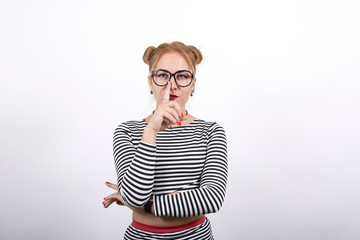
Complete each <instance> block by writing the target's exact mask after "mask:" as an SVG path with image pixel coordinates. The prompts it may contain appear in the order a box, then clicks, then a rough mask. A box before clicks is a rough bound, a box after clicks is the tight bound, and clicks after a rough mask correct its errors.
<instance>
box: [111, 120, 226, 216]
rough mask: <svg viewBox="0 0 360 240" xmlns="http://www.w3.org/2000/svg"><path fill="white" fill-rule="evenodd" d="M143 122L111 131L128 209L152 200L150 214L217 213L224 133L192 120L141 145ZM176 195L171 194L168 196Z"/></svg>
mask: <svg viewBox="0 0 360 240" xmlns="http://www.w3.org/2000/svg"><path fill="white" fill-rule="evenodd" d="M146 125H147V123H146V122H144V121H128V122H125V123H122V124H121V125H119V126H118V127H117V128H116V129H115V133H114V145H113V146H114V158H115V167H116V172H117V176H118V182H117V183H118V187H119V192H120V194H121V196H122V198H123V199H124V200H125V201H126V202H127V203H128V204H129V205H130V206H132V207H135V208H138V207H141V206H143V205H144V204H145V203H146V202H147V201H148V200H149V199H151V198H153V201H154V209H155V216H173V217H190V216H197V215H202V214H207V213H214V212H217V211H218V210H219V209H220V207H221V206H222V203H223V201H224V197H225V191H226V182H227V145H226V135H225V131H224V129H223V128H222V127H221V126H220V125H219V124H217V123H215V122H207V121H204V120H200V119H195V120H194V121H193V122H191V123H190V124H188V125H185V126H179V127H175V128H173V129H170V128H167V129H165V130H163V131H161V132H159V133H158V134H157V137H156V145H152V144H148V143H145V142H142V141H141V137H142V134H143V131H144V128H145V127H146ZM173 192H178V193H177V194H171V195H168V194H169V193H173Z"/></svg>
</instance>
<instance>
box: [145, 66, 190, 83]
mask: <svg viewBox="0 0 360 240" xmlns="http://www.w3.org/2000/svg"><path fill="white" fill-rule="evenodd" d="M159 71H163V72H167V73H169V74H170V77H169V80H168V81H167V82H166V83H165V84H163V85H160V84H157V83H156V82H155V78H154V74H155V73H157V72H159ZM182 72H187V73H190V74H191V80H190V82H189V84H188V85H185V86H183V85H180V84H178V82H177V81H176V77H175V75H176V74H177V73H182ZM172 76H174V80H175V82H176V84H177V85H179V86H180V87H187V86H189V85H190V84H191V83H192V81H193V79H194V73H192V72H190V71H188V70H179V71H177V72H175V73H171V72H169V71H168V70H166V69H158V70H154V71H152V72H151V78H152V80H153V82H154V83H155V84H156V85H157V86H159V87H163V86H166V85H168V84H169V82H170V80H171V78H172Z"/></svg>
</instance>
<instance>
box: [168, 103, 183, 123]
mask: <svg viewBox="0 0 360 240" xmlns="http://www.w3.org/2000/svg"><path fill="white" fill-rule="evenodd" d="M171 107H172V108H175V110H176V112H177V116H179V117H178V121H182V120H185V119H184V118H185V115H184V114H183V113H182V112H181V108H180V105H179V104H178V103H177V102H176V101H171Z"/></svg>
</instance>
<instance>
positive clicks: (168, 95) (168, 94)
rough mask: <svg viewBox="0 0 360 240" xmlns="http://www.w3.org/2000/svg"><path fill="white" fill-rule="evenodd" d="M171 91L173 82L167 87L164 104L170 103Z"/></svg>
mask: <svg viewBox="0 0 360 240" xmlns="http://www.w3.org/2000/svg"><path fill="white" fill-rule="evenodd" d="M170 89H171V82H169V83H168V84H167V85H166V88H165V91H164V95H163V102H168V101H169V99H170Z"/></svg>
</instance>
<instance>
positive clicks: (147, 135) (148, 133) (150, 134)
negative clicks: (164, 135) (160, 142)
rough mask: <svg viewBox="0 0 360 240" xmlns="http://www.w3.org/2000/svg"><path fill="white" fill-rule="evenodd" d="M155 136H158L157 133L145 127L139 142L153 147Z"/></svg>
mask: <svg viewBox="0 0 360 240" xmlns="http://www.w3.org/2000/svg"><path fill="white" fill-rule="evenodd" d="M157 134H158V131H156V130H155V129H153V128H152V127H149V126H146V127H145V129H144V132H143V135H142V138H141V141H143V142H146V143H149V144H153V145H155V144H156V136H157Z"/></svg>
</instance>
